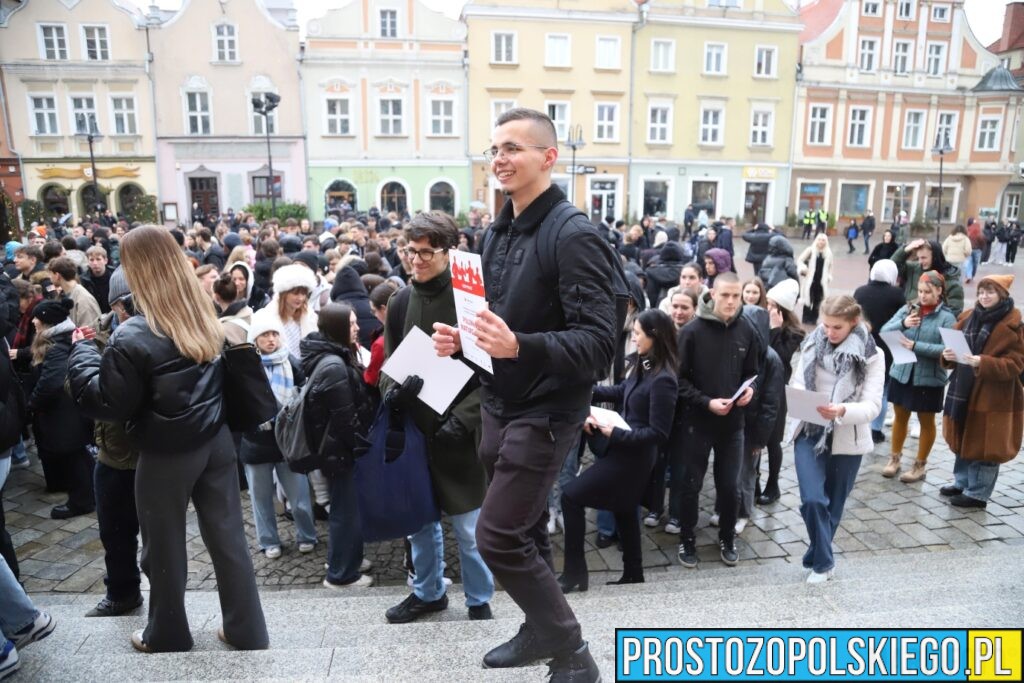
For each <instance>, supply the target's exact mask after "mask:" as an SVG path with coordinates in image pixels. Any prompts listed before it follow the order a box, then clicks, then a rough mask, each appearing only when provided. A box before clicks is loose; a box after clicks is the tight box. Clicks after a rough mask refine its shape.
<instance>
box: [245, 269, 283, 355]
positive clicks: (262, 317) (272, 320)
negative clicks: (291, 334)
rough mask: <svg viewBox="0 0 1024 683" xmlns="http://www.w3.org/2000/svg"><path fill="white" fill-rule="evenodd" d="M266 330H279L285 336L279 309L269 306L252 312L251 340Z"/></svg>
mask: <svg viewBox="0 0 1024 683" xmlns="http://www.w3.org/2000/svg"><path fill="white" fill-rule="evenodd" d="M278 272H280V271H278ZM264 332H277V333H278V334H279V335H281V336H282V337H283V336H284V326H283V325H282V324H281V318H280V317H279V316H278V315H277V311H276V310H274V308H272V307H269V306H268V307H267V308H261V309H260V310H258V311H256V312H255V313H253V314H252V321H251V322H250V323H249V341H250V342H255V341H256V337H258V336H260V335H261V334H263V333H264Z"/></svg>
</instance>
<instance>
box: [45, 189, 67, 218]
mask: <svg viewBox="0 0 1024 683" xmlns="http://www.w3.org/2000/svg"><path fill="white" fill-rule="evenodd" d="M39 201H41V202H42V203H43V207H44V208H45V210H46V216H47V218H49V217H51V216H63V215H64V214H66V213H67V212H68V191H67V190H66V189H64V188H63V187H61V186H60V185H53V184H51V185H46V186H44V187H43V188H42V189H40V190H39Z"/></svg>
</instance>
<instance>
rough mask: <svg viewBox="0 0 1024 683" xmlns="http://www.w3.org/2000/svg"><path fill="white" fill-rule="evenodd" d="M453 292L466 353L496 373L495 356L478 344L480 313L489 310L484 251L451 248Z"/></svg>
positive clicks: (463, 348) (474, 362)
mask: <svg viewBox="0 0 1024 683" xmlns="http://www.w3.org/2000/svg"><path fill="white" fill-rule="evenodd" d="M448 253H449V256H450V257H451V269H452V291H453V293H454V294H455V315H456V316H458V319H459V336H460V337H461V339H462V355H463V356H465V357H466V360H468V361H471V362H472V363H473V364H474V365H479V366H480V367H481V368H483V369H484V370H486V371H487V372H489V373H491V374H494V366H493V365H492V364H491V357H490V356H489V355H488V354H487V352H486V351H484V350H483V349H481V348H480V347H479V346H477V345H476V334H475V333H474V331H475V329H476V316H477V314H478V313H480V311H485V310H487V299H486V298H485V297H484V276H483V272H484V271H483V263H482V262H481V260H480V254H473V253H471V252H468V251H457V250H455V249H453V250H451V251H450V252H448Z"/></svg>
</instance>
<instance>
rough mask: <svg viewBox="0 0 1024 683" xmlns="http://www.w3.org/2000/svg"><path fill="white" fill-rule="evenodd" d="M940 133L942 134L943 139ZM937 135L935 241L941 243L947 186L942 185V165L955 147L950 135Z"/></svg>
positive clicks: (934, 148)
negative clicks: (937, 181)
mask: <svg viewBox="0 0 1024 683" xmlns="http://www.w3.org/2000/svg"><path fill="white" fill-rule="evenodd" d="M939 135H942V137H941V139H940V137H939ZM939 135H936V136H935V147H933V148H932V154H938V155H939V197H938V202H937V204H936V208H935V241H936V242H940V243H941V228H942V195H943V193H944V192H945V188H944V187H943V186H942V170H943V169H942V165H943V162H944V161H945V157H946V152H952V151H953V148H952V147H950V146H949V135H948V134H946V133H944V132H943V133H940V134H939Z"/></svg>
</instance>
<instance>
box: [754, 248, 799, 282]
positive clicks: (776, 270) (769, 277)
mask: <svg viewBox="0 0 1024 683" xmlns="http://www.w3.org/2000/svg"><path fill="white" fill-rule="evenodd" d="M757 274H758V277H760V278H761V280H762V282H764V286H765V287H766V288H768V289H771V288H772V287H774V286H775V285H777V284H779V283H780V282H782V281H783V280H786V279H791V280H796V281H797V282H799V281H800V271H798V270H797V267H796V260H794V258H793V245H791V244H790V243H789V240H787V239H786V238H785V237H783V236H782V235H772V237H771V239H770V240H768V256H766V257H765V259H764V261H762V262H761V269H760V270H759V271H757Z"/></svg>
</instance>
